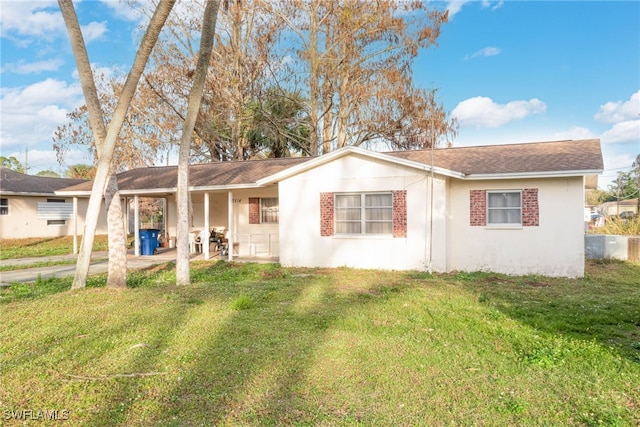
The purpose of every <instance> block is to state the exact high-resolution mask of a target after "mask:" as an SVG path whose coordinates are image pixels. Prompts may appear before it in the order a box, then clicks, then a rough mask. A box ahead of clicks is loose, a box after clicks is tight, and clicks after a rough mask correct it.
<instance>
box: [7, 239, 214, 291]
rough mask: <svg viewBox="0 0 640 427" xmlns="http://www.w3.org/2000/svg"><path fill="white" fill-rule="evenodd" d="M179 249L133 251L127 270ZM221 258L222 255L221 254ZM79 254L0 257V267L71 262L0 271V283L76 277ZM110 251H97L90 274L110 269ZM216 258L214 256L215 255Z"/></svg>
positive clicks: (160, 259)
mask: <svg viewBox="0 0 640 427" xmlns="http://www.w3.org/2000/svg"><path fill="white" fill-rule="evenodd" d="M176 255H177V251H176V249H163V248H159V249H158V253H157V254H156V255H142V256H138V257H137V256H135V255H134V254H133V251H130V252H129V253H128V255H127V269H128V270H129V271H131V270H139V269H144V268H149V267H152V266H154V265H157V264H163V263H165V262H169V261H175V260H176ZM218 258H219V257H218ZM76 259H77V255H71V254H70V255H59V256H44V257H34V258H16V259H5V260H0V266H7V265H32V264H37V263H47V262H50V263H55V262H58V261H68V262H69V263H68V264H60V265H49V266H46V267H36V268H26V269H18V270H9V271H0V286H9V285H11V284H12V283H16V282H20V283H24V282H35V281H36V280H38V277H40V278H41V279H46V278H49V277H67V276H73V275H74V273H75V271H76V263H75V261H76ZM108 259H109V257H108V253H107V252H106V251H103V252H94V253H93V255H92V257H91V267H90V268H89V275H94V274H101V273H106V272H107V267H108ZM196 259H203V257H202V254H194V255H193V256H192V257H191V260H196ZM213 259H215V258H213Z"/></svg>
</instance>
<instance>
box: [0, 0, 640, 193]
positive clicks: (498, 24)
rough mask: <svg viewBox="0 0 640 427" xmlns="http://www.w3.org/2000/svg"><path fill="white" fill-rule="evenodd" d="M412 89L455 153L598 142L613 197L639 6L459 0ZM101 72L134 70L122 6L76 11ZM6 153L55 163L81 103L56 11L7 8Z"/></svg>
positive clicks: (637, 102)
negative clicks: (433, 103) (454, 132)
mask: <svg viewBox="0 0 640 427" xmlns="http://www.w3.org/2000/svg"><path fill="white" fill-rule="evenodd" d="M436 4H437V5H438V7H448V8H449V12H450V19H449V23H448V24H446V25H444V27H443V29H442V34H441V36H440V38H439V40H438V42H439V46H438V47H435V48H430V49H428V50H426V51H424V52H422V53H421V54H420V56H419V57H418V59H417V61H416V63H415V66H414V79H415V82H416V84H418V85H420V86H424V87H428V88H437V89H438V98H439V100H440V101H441V102H442V103H443V104H444V105H445V108H446V109H447V110H448V111H450V112H451V114H452V115H453V116H455V117H456V118H457V119H458V122H459V123H460V130H459V134H458V136H457V138H456V139H455V140H454V141H453V145H454V146H465V145H486V144H505V143H516V142H534V141H550V140H558V139H582V138H600V139H601V141H602V149H603V154H604V159H605V172H604V174H603V175H602V176H601V178H600V187H601V188H606V186H607V184H608V183H609V182H610V181H611V179H612V178H614V177H615V176H616V173H617V171H619V170H624V171H626V170H629V169H630V167H631V164H632V162H633V160H634V159H635V156H636V155H638V154H640V24H639V23H640V1H637V0H634V1H601V2H600V1H563V2H560V1H516V0H512V1H452V2H448V3H445V2H439V3H436ZM76 7H77V10H78V14H79V20H80V23H81V25H82V26H83V32H84V34H85V38H86V40H87V44H88V51H89V57H90V59H91V61H92V62H93V64H94V66H96V67H98V68H101V69H103V70H106V71H108V70H110V69H113V68H120V69H123V70H128V67H129V65H130V64H131V61H132V59H133V56H134V53H135V48H136V45H135V40H136V35H135V31H136V25H137V23H138V22H139V21H138V20H139V17H138V16H137V15H136V14H135V13H132V11H131V10H129V9H128V8H127V6H126V5H125V4H123V3H121V2H118V1H89V0H84V1H82V2H78V3H77V4H76ZM0 35H1V45H0V48H1V68H0V71H1V75H0V78H1V83H0V97H1V98H0V155H3V156H15V157H16V158H18V159H19V160H20V161H22V162H23V163H24V161H25V149H28V153H29V154H28V166H29V173H37V172H38V171H40V170H43V169H52V170H55V171H58V172H62V171H64V170H65V169H66V167H67V166H69V165H72V164H76V163H89V162H90V158H89V157H88V156H87V155H86V153H83V152H81V151H71V152H69V153H67V154H66V157H65V165H64V166H60V165H59V164H58V163H57V161H56V156H55V153H54V152H53V147H52V135H53V133H54V131H55V130H56V128H57V127H58V126H60V125H62V124H64V123H66V121H67V120H66V117H65V115H66V113H67V112H69V111H71V110H72V109H73V108H75V107H76V106H79V105H81V104H82V103H83V99H82V92H81V89H80V87H79V84H78V81H77V78H76V73H75V63H74V60H73V56H72V53H71V49H70V46H69V43H68V39H67V36H66V31H65V28H64V23H63V21H62V18H61V16H60V14H59V11H58V9H57V2H55V1H28V0H22V1H10V0H0Z"/></svg>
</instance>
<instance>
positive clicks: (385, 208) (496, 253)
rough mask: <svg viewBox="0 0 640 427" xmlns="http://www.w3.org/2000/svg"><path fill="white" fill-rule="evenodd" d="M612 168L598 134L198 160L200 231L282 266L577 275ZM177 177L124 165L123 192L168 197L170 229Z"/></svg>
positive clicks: (195, 218) (194, 174)
mask: <svg viewBox="0 0 640 427" xmlns="http://www.w3.org/2000/svg"><path fill="white" fill-rule="evenodd" d="M602 170H603V162H602V153H601V150H600V141H599V140H596V139H591V140H568V141H555V142H538V143H526V144H511V145H493V146H478V147H462V148H446V149H435V150H417V151H402V152H389V153H379V152H372V151H368V150H364V149H360V148H354V147H346V148H343V149H340V150H337V151H334V152H331V153H329V154H326V155H323V156H320V157H313V158H288V159H268V160H256V161H247V162H224V163H211V164H199V165H192V166H190V193H191V196H192V200H193V215H192V227H193V229H194V230H205V231H206V230H210V229H211V228H214V227H216V228H225V229H226V230H227V232H226V235H227V238H228V239H229V246H230V247H231V248H233V250H232V251H231V254H230V259H233V257H236V256H257V257H260V256H264V257H270V258H274V259H277V260H278V261H279V262H280V263H281V264H282V265H284V266H306V267H339V266H349V267H356V268H378V269H393V270H433V271H437V272H448V271H478V270H486V271H494V272H500V273H507V274H543V275H548V276H567V277H578V276H582V275H583V274H584V192H585V189H586V188H595V187H596V185H597V175H598V174H599V173H601V172H602ZM176 182H177V168H176V167H171V166H169V167H153V168H143V169H136V170H132V171H128V172H123V173H121V174H119V175H118V183H119V187H120V191H121V195H122V196H123V197H128V198H129V197H133V198H134V199H135V198H137V197H142V196H151V197H164V198H166V199H167V202H168V203H167V205H168V211H167V213H166V221H167V222H166V229H167V232H168V234H169V235H175V230H176V227H175V220H176V207H175V191H176ZM90 190H91V185H90V183H83V184H80V185H76V186H73V187H70V188H66V189H64V190H61V191H57V192H56V194H59V195H64V196H70V197H88V195H89V194H90ZM134 206H136V204H134ZM137 234H138V233H136V236H137ZM136 247H138V245H137V244H136ZM203 252H204V255H205V258H208V257H209V256H210V255H211V252H210V248H209V247H208V245H204V248H203Z"/></svg>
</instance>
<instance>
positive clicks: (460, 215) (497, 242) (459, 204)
mask: <svg viewBox="0 0 640 427" xmlns="http://www.w3.org/2000/svg"><path fill="white" fill-rule="evenodd" d="M450 188H451V203H450V215H451V223H450V230H451V232H450V237H451V238H450V246H449V254H448V256H449V264H448V267H447V268H448V270H460V271H493V272H498V273H506V274H515V275H526V274H541V275H546V276H563V277H581V276H583V275H584V221H583V216H584V212H583V210H584V202H583V200H584V196H583V194H584V190H583V189H584V184H583V178H582V177H569V178H545V179H529V180H491V181H461V180H451V187H450ZM525 188H532V189H537V192H538V207H539V225H538V226H522V227H499V226H491V225H486V226H477V225H475V226H472V225H470V224H471V223H470V214H471V212H470V210H471V208H470V191H471V190H522V189H525Z"/></svg>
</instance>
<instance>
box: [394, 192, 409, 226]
mask: <svg viewBox="0 0 640 427" xmlns="http://www.w3.org/2000/svg"><path fill="white" fill-rule="evenodd" d="M393 237H407V190H400V191H394V192H393Z"/></svg>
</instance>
